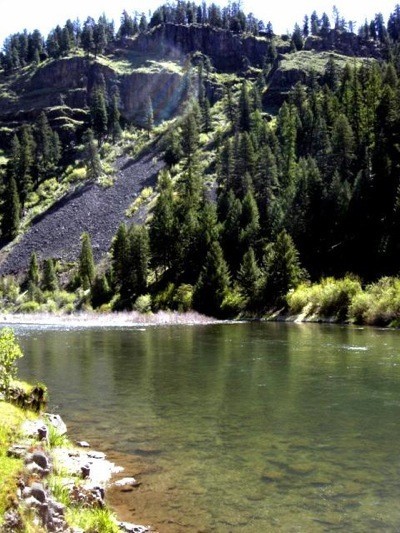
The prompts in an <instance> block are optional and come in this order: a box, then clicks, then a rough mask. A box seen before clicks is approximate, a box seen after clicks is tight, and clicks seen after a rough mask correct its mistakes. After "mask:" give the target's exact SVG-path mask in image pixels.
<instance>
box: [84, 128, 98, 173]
mask: <svg viewBox="0 0 400 533" xmlns="http://www.w3.org/2000/svg"><path fill="white" fill-rule="evenodd" d="M101 174H102V167H101V161H100V156H99V151H98V148H97V143H96V141H95V139H94V136H93V131H92V130H91V129H88V130H87V131H86V175H87V177H88V179H96V178H99V177H100V176H101Z"/></svg>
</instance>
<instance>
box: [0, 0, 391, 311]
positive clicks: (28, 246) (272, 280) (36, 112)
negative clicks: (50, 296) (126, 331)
mask: <svg viewBox="0 0 400 533" xmlns="http://www.w3.org/2000/svg"><path fill="white" fill-rule="evenodd" d="M178 4H179V3H178ZM305 21H307V24H306V23H304V27H302V28H300V26H297V25H296V27H295V28H294V31H293V33H292V34H288V35H280V36H278V35H275V34H274V32H273V29H272V26H271V25H270V24H267V25H265V24H264V23H263V22H262V21H258V20H257V19H255V18H254V17H253V16H252V15H246V14H244V13H243V12H242V11H241V10H240V6H238V5H236V4H234V5H232V6H231V8H229V9H228V8H223V9H221V8H217V7H216V6H214V5H211V6H208V7H205V6H203V7H201V6H196V5H195V4H190V5H189V4H188V5H187V6H186V7H185V8H183V5H181V4H179V5H177V6H175V7H171V6H169V5H164V6H161V7H160V8H159V9H157V10H156V11H155V12H154V13H153V14H152V16H151V18H150V19H149V20H147V19H146V17H145V16H142V18H141V19H140V20H137V19H135V18H133V17H132V18H131V17H130V16H129V14H128V13H126V12H125V13H124V16H123V18H122V20H121V26H120V28H119V29H118V30H117V31H116V29H115V28H114V27H113V25H112V24H111V23H110V22H109V21H108V20H107V18H106V17H105V16H103V17H101V18H100V19H99V20H98V21H97V22H96V21H94V20H93V19H90V18H89V19H88V20H87V21H85V22H84V23H83V24H82V25H79V24H74V23H71V22H70V21H67V23H66V24H65V26H64V27H63V28H61V27H57V28H55V29H54V31H52V32H50V34H49V35H48V36H47V38H46V39H45V38H44V37H43V36H41V35H40V34H39V33H38V32H34V33H33V34H27V33H26V32H25V33H21V34H15V35H12V36H10V38H9V39H8V40H7V41H6V43H5V45H4V49H3V52H2V54H1V56H0V60H1V65H2V67H3V68H2V70H1V71H0V149H1V150H2V154H1V157H0V171H1V175H2V186H1V188H2V190H1V193H2V198H3V202H2V205H1V209H0V215H1V239H2V240H1V245H2V249H1V252H0V274H1V275H6V274H14V275H16V276H17V278H18V284H20V283H22V285H21V291H22V290H23V288H26V287H33V288H38V289H40V291H45V290H46V288H48V287H49V286H55V285H54V283H53V284H50V285H49V284H48V283H47V282H45V281H44V278H45V276H44V272H42V273H41V274H40V275H39V276H37V275H36V274H35V272H34V271H32V268H33V267H35V261H37V262H38V268H39V270H43V269H47V270H48V269H49V268H50V266H49V265H50V263H51V262H52V264H53V267H52V268H54V269H55V276H56V278H57V279H56V281H57V283H56V285H57V284H58V282H60V283H61V285H62V288H65V287H72V290H76V288H77V283H78V287H79V280H78V279H77V278H76V275H77V273H78V274H79V276H81V278H80V282H81V284H82V286H81V289H83V290H87V289H88V288H90V289H91V290H92V292H93V291H95V290H100V289H99V287H101V290H100V293H101V295H100V296H99V297H98V298H97V299H96V297H94V296H93V295H92V296H93V298H92V299H91V296H90V294H89V296H86V303H85V305H89V306H90V305H94V306H95V307H96V305H106V306H107V305H108V306H110V308H121V307H131V306H132V305H135V302H136V300H138V298H139V299H140V298H142V300H143V298H144V300H143V302H144V301H145V302H146V305H145V307H146V308H152V309H158V308H169V307H172V308H174V307H175V308H190V307H192V306H194V307H195V308H196V309H198V310H199V311H202V312H205V313H209V314H217V315H218V314H220V315H223V316H232V315H237V314H238V313H241V312H246V313H251V314H252V313H255V314H258V313H260V312H263V310H265V309H266V308H269V307H271V306H272V307H274V306H277V305H285V298H284V296H285V294H286V292H287V291H288V290H289V289H291V288H293V287H294V286H296V285H297V284H298V283H299V282H300V281H302V280H304V279H311V280H318V279H319V278H320V277H321V276H328V275H334V276H341V275H344V274H345V273H347V272H352V273H353V274H354V275H356V276H360V277H361V278H362V279H363V280H365V281H373V280H375V279H377V278H378V277H379V276H384V275H393V274H396V273H397V272H398V270H399V268H400V264H398V263H399V262H398V257H397V256H398V250H399V249H400V241H399V238H398V221H399V220H400V219H399V216H398V205H399V204H398V200H397V195H398V190H399V187H400V183H399V178H398V176H397V173H396V170H395V169H396V168H397V165H398V164H399V163H400V162H399V161H398V159H399V157H398V154H397V151H396V148H395V147H396V145H397V139H398V135H399V131H400V130H399V124H400V117H399V115H398V112H397V111H396V109H397V107H396V106H395V105H393V102H397V100H398V99H399V98H400V91H399V83H398V68H399V67H398V65H399V64H400V63H399V61H398V50H399V47H398V41H399V35H400V32H399V31H398V30H397V28H398V27H400V13H398V12H397V11H394V13H393V15H392V16H391V17H390V20H389V21H388V23H387V25H385V23H384V21H383V20H382V19H381V18H379V16H376V17H375V19H373V20H372V21H371V22H368V23H365V25H363V26H362V27H360V28H359V30H358V33H357V34H356V33H354V31H350V29H352V28H351V23H347V22H346V21H344V20H343V19H340V18H338V19H337V20H335V21H334V24H331V22H330V21H329V19H328V17H327V16H326V14H323V15H322V17H318V16H317V14H316V13H315V12H314V13H313V14H312V15H311V17H310V18H307V19H305ZM349 28H350V29H349ZM161 170H162V172H160V171H161ZM128 214H129V215H131V216H128ZM84 233H86V234H87V235H88V237H89V239H90V245H91V247H92V250H91V252H92V253H93V256H94V262H95V263H96V264H101V268H100V269H99V270H98V279H97V280H95V270H96V269H95V268H92V267H90V268H89V267H88V268H89V270H87V271H86V272H83V270H82V269H83V267H82V264H79V262H80V261H81V262H82V246H83V242H84V241H82V239H81V236H82V234H84ZM85 242H87V241H85ZM113 243H114V244H113ZM33 256H35V257H33ZM49 261H50V263H49ZM35 268H36V267H35ZM35 268H34V270H35ZM68 275H70V279H68ZM41 276H43V278H42V279H41ZM4 283H5V282H4ZM7 283H8V281H7ZM6 285H7V284H6ZM95 286H96V287H97V288H96V289H94V287H95ZM7 287H8V285H7V286H5V288H4V290H3V289H2V290H3V292H4V291H5V292H7V291H9V290H10V289H9V288H7ZM18 290H19V289H18ZM35 290H36V289H35ZM35 290H33V289H32V291H30V292H29V291H28V293H26V292H21V293H18V294H21V296H15V297H13V301H14V303H13V305H15V306H17V307H18V305H20V301H22V300H23V299H24V298H25V299H26V298H30V300H29V302H30V301H32V302H33V303H34V304H35V305H36V304H38V305H41V302H43V301H45V300H46V298H45V297H43V296H37V293H36V292H35ZM17 292H18V291H17ZM22 295H25V296H22ZM35 295H36V296H35ZM21 298H22V300H21ZM142 300H140V301H141V302H142ZM79 301H80V302H81V304H82V301H83V300H82V298H80V300H79ZM29 302H28V303H29ZM94 302H97V303H94ZM143 302H142V303H143ZM25 303H26V302H25ZM29 305H30V304H29Z"/></svg>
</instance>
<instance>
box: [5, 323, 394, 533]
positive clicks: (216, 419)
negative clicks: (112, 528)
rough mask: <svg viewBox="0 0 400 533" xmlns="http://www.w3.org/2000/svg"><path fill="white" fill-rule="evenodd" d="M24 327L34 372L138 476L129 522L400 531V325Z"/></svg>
mask: <svg viewBox="0 0 400 533" xmlns="http://www.w3.org/2000/svg"><path fill="white" fill-rule="evenodd" d="M13 327H14V330H15V332H16V335H17V337H18V340H19V342H20V344H21V346H22V348H23V350H24V353H25V357H24V358H23V359H21V360H20V362H19V375H20V377H21V378H23V379H26V380H29V381H34V380H40V381H43V382H45V383H46V384H47V385H48V387H49V390H50V395H51V406H50V408H51V409H52V410H53V411H56V412H59V413H60V414H61V415H62V417H63V418H64V419H65V421H66V422H67V424H68V426H69V428H70V434H72V436H73V438H77V439H85V440H88V441H89V442H91V444H95V445H96V446H98V447H100V448H101V449H102V450H103V451H106V452H110V453H113V454H114V456H115V457H118V458H119V460H120V461H121V462H123V463H125V465H128V467H129V468H130V470H129V472H127V473H133V474H135V475H138V476H139V479H140V481H141V483H142V485H141V486H140V487H139V488H138V489H135V491H134V492H132V493H127V494H125V495H124V496H123V498H124V499H123V501H122V500H121V502H120V503H121V508H123V509H125V514H126V515H128V514H129V513H130V514H131V516H129V518H130V519H131V521H136V522H138V523H150V524H152V525H153V526H154V527H156V528H158V530H159V531H160V533H166V532H168V533H175V532H181V531H182V532H189V531H190V532H195V531H198V532H200V531H202V532H209V531H217V532H230V531H233V532H236V531H237V532H239V531H240V532H252V533H258V532H260V533H262V532H269V531H277V532H278V531H282V532H292V531H293V532H300V531H301V532H303V531H304V532H313V531H316V532H319V531H321V532H323V531H333V530H340V531H346V532H348V531H351V532H357V531H360V532H365V531H374V530H382V531H393V532H394V531H399V530H400V506H399V500H400V332H399V331H393V330H380V329H372V328H356V327H347V326H333V325H317V324H283V323H244V324H215V325H207V326H165V327H137V328H71V329H66V328H65V329H63V328H60V327H46V326H40V327H39V326H37V327H34V326H28V325H26V326H24V325H20V326H19V325H18V326H15V325H14V326H13ZM134 469H136V471H132V470H134ZM126 518H128V516H126Z"/></svg>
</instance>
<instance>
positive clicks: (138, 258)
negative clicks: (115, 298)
mask: <svg viewBox="0 0 400 533" xmlns="http://www.w3.org/2000/svg"><path fill="white" fill-rule="evenodd" d="M128 237H129V243H130V246H129V248H130V250H129V251H130V257H129V263H130V285H131V287H130V289H131V298H132V302H133V301H134V300H135V299H136V298H137V297H138V296H140V295H141V294H144V293H145V292H146V289H147V277H148V269H149V261H150V246H149V234H148V231H147V228H146V227H145V226H138V225H132V226H131V228H130V230H129V234H128Z"/></svg>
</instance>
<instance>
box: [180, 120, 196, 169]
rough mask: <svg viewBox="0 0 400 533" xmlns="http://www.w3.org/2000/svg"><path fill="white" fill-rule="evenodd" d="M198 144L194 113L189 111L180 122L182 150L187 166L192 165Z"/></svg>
mask: <svg viewBox="0 0 400 533" xmlns="http://www.w3.org/2000/svg"><path fill="white" fill-rule="evenodd" d="M198 144H199V128H198V123H197V120H196V116H195V113H194V111H191V112H190V113H189V114H188V115H187V116H186V117H185V118H184V120H183V122H182V150H183V153H184V155H185V157H186V159H187V164H188V166H191V165H192V164H193V163H194V158H195V153H196V150H197V148H198Z"/></svg>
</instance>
